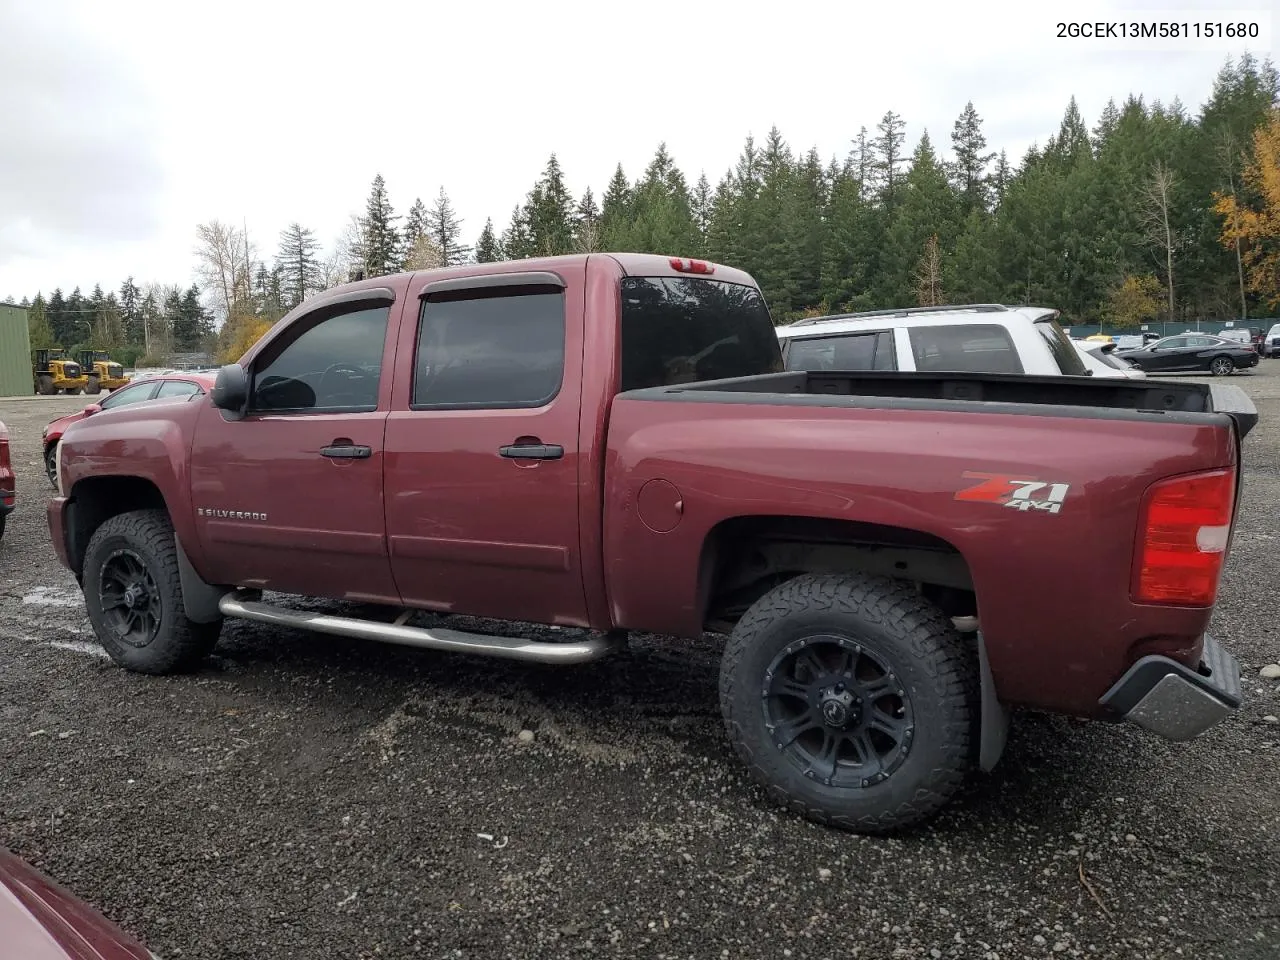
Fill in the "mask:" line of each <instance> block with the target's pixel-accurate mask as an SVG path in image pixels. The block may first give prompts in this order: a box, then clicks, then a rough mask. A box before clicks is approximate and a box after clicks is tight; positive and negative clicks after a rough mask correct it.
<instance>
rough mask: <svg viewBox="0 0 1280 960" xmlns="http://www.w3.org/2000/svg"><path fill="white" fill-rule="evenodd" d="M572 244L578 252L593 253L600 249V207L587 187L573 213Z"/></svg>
mask: <svg viewBox="0 0 1280 960" xmlns="http://www.w3.org/2000/svg"><path fill="white" fill-rule="evenodd" d="M573 246H574V249H575V250H576V251H577V252H578V253H593V252H595V251H597V250H599V249H600V208H599V207H597V206H596V198H595V196H594V195H593V194H592V193H591V188H590V187H587V189H586V192H585V193H583V195H582V199H581V200H579V201H578V208H577V210H576V211H574V215H573Z"/></svg>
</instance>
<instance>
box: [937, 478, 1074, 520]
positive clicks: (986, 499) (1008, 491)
mask: <svg viewBox="0 0 1280 960" xmlns="http://www.w3.org/2000/svg"><path fill="white" fill-rule="evenodd" d="M962 476H963V477H964V478H965V479H966V480H979V481H981V482H980V483H975V484H973V485H972V486H969V487H965V488H964V489H963V490H959V491H957V493H956V496H955V499H957V500H962V501H967V502H970V503H994V504H996V505H997V506H1002V507H1012V508H1013V509H1014V510H1022V511H1027V510H1043V511H1045V512H1046V513H1058V512H1059V511H1060V510H1061V509H1062V502H1063V501H1064V500H1066V499H1067V492H1068V491H1069V490H1070V489H1071V484H1069V483H1052V482H1049V481H1044V480H1036V479H1035V478H1033V477H1020V476H1018V475H1017V474H1008V473H973V472H970V471H968V470H966V471H965V472H964V473H963V474H962Z"/></svg>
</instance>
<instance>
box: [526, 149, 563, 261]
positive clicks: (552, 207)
mask: <svg viewBox="0 0 1280 960" xmlns="http://www.w3.org/2000/svg"><path fill="white" fill-rule="evenodd" d="M523 220H524V223H525V225H526V229H527V230H528V234H529V244H530V248H531V252H532V255H533V256H539V257H554V256H558V255H560V254H565V253H570V252H572V250H573V198H572V197H571V196H570V195H569V191H568V189H567V188H566V187H565V185H564V171H563V170H561V169H560V161H559V160H557V159H556V155H555V154H554V153H553V154H551V157H550V159H549V160H548V161H547V165H546V167H545V168H544V169H543V171H542V177H541V178H540V179H539V180H538V182H537V183H536V184H535V185H534V187H533V189H532V190H531V191H530V192H529V197H528V200H527V201H526V202H525V206H524V211H523Z"/></svg>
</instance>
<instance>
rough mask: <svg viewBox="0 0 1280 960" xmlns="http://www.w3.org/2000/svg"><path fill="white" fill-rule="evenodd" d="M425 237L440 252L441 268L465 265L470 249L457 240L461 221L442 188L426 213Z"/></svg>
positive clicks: (460, 229)
mask: <svg viewBox="0 0 1280 960" xmlns="http://www.w3.org/2000/svg"><path fill="white" fill-rule="evenodd" d="M427 236H428V237H429V238H430V240H431V242H432V243H433V244H434V245H435V247H436V249H437V250H438V251H439V252H440V259H441V261H442V265H443V266H446V267H452V266H456V265H457V264H459V263H466V261H467V258H468V257H469V256H471V248H470V247H468V246H466V245H465V244H463V243H462V241H461V240H459V239H458V238H459V237H461V236H462V220H461V219H460V218H459V217H458V215H457V212H456V211H455V210H454V209H453V204H452V203H450V202H449V195H448V194H447V193H445V192H444V187H441V188H440V192H439V193H438V194H436V202H435V203H433V204H432V205H431V209H430V211H428V213H427Z"/></svg>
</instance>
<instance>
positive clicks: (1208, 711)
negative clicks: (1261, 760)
mask: <svg viewBox="0 0 1280 960" xmlns="http://www.w3.org/2000/svg"><path fill="white" fill-rule="evenodd" d="M1241 700H1242V696H1241V692H1240V664H1239V663H1237V662H1236V658H1235V657H1233V656H1232V655H1231V654H1230V653H1228V652H1227V651H1226V650H1225V649H1224V648H1223V647H1222V645H1221V644H1219V643H1218V641H1216V640H1214V639H1213V637H1211V636H1209V635H1208V634H1205V637H1204V652H1203V653H1201V655H1200V663H1199V667H1198V669H1192V668H1191V667H1187V666H1184V665H1183V664H1181V663H1178V662H1177V661H1176V660H1171V659H1170V658H1169V657H1162V656H1149V657H1143V658H1142V659H1141V660H1139V661H1138V662H1137V663H1135V664H1134V665H1133V666H1132V667H1130V668H1129V669H1128V670H1127V671H1126V672H1125V675H1124V676H1123V677H1121V678H1120V679H1119V680H1117V681H1116V683H1115V685H1114V686H1112V688H1111V689H1110V690H1108V691H1107V692H1106V693H1105V694H1104V695H1103V696H1102V699H1101V700H1100V701H1099V702H1100V703H1101V704H1102V706H1104V707H1106V708H1107V709H1108V710H1110V711H1111V712H1112V713H1113V714H1116V715H1118V716H1119V717H1120V718H1121V719H1122V720H1128V721H1130V722H1132V723H1136V724H1137V725H1138V726H1140V727H1142V728H1143V729H1145V730H1150V731H1151V732H1152V733H1157V734H1159V735H1160V736H1162V737H1164V738H1166V739H1168V740H1192V739H1194V738H1196V737H1198V736H1200V734H1202V733H1204V732H1205V731H1206V730H1208V729H1209V728H1210V727H1212V726H1214V725H1216V724H1218V723H1220V722H1222V721H1223V720H1225V719H1226V718H1227V717H1228V716H1229V715H1230V714H1231V713H1233V712H1234V711H1235V710H1237V709H1238V708H1239V707H1240V703H1241Z"/></svg>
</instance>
